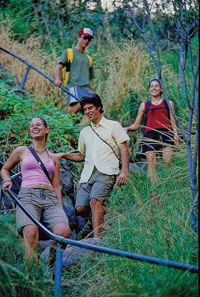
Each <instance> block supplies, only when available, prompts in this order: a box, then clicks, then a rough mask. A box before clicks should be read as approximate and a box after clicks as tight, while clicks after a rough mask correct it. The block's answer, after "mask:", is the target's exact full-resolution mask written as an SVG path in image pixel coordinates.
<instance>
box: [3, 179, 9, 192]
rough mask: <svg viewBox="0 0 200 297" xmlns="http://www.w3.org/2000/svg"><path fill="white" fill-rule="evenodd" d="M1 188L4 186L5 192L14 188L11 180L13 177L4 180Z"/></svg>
mask: <svg viewBox="0 0 200 297" xmlns="http://www.w3.org/2000/svg"><path fill="white" fill-rule="evenodd" d="M1 188H2V190H3V192H5V191H6V190H7V189H9V190H11V188H12V181H11V179H8V180H6V181H3V182H2V186H1Z"/></svg>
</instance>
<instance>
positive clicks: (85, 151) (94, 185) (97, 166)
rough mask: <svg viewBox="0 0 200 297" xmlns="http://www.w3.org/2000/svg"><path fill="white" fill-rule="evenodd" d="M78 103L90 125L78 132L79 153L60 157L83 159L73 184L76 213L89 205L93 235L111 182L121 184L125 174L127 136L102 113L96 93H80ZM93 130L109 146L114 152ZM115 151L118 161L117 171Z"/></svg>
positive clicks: (84, 210)
mask: <svg viewBox="0 0 200 297" xmlns="http://www.w3.org/2000/svg"><path fill="white" fill-rule="evenodd" d="M80 104H81V108H82V109H83V111H84V114H85V115H86V116H87V118H88V119H89V121H90V125H91V126H87V127H85V128H83V129H82V130H81V132H80V136H79V144H78V151H79V153H77V154H72V153H64V154H63V155H62V157H64V158H66V159H68V160H73V161H77V162H80V161H85V164H84V168H83V171H82V174H81V179H80V181H79V184H78V187H77V194H76V205H75V207H76V211H77V212H78V213H80V214H83V213H84V212H86V211H87V210H88V207H89V206H90V207H91V211H92V224H93V231H94V237H100V233H101V225H102V224H103V222H104V212H103V206H102V204H103V203H104V201H105V200H107V199H109V197H110V194H111V191H112V189H113V186H114V184H115V182H116V183H117V185H118V186H121V185H124V184H125V183H126V180H127V178H128V165H129V155H128V148H127V141H128V140H129V137H128V135H127V134H126V132H125V131H124V129H123V128H122V126H121V125H120V123H118V122H116V121H111V120H108V119H106V118H105V117H103V116H102V113H103V105H102V102H101V99H100V97H99V96H98V95H97V94H93V95H92V96H91V95H90V96H89V97H86V96H84V97H82V100H81V103H80ZM93 129H94V130H93ZM95 132H96V133H97V134H98V135H99V136H100V137H101V138H102V139H103V140H104V141H106V142H107V143H108V144H109V145H110V146H111V147H112V149H113V150H114V151H115V153H114V152H113V150H112V149H111V147H110V146H109V145H108V144H106V143H105V142H104V141H103V140H102V139H100V138H99V137H98V135H97V134H96V133H95ZM118 151H120V155H121V161H122V170H121V173H120V174H119V160H118V158H117V154H118ZM118 175H119V176H118ZM117 176H118V177H117ZM116 180H117V181H116Z"/></svg>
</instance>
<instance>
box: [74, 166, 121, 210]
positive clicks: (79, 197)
mask: <svg viewBox="0 0 200 297" xmlns="http://www.w3.org/2000/svg"><path fill="white" fill-rule="evenodd" d="M115 182H116V175H107V174H104V173H101V172H99V171H98V170H97V169H94V171H93V173H92V176H91V177H90V179H89V181H88V182H87V183H82V184H78V187H77V192H76V205H75V207H77V206H85V207H88V206H89V202H90V200H91V198H95V199H97V200H99V201H100V202H101V203H102V204H103V205H106V201H108V199H109V197H110V194H111V192H112V189H113V186H114V184H115Z"/></svg>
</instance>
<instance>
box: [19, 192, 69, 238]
mask: <svg viewBox="0 0 200 297" xmlns="http://www.w3.org/2000/svg"><path fill="white" fill-rule="evenodd" d="M18 199H19V200H20V202H21V203H22V204H23V205H24V206H25V207H26V209H27V210H29V212H30V213H31V214H32V215H33V216H34V217H35V218H36V219H37V220H38V221H41V222H42V223H43V224H44V225H45V226H46V227H47V228H48V229H50V230H51V229H52V228H53V226H54V225H56V224H58V223H66V224H68V218H67V216H66V214H65V212H64V210H63V208H62V207H61V205H60V203H59V201H58V197H57V195H56V192H54V191H50V190H47V189H41V188H40V189H37V188H23V189H21V190H20V192H19V194H18ZM16 225H17V230H18V232H21V231H22V228H23V227H24V226H26V225H35V223H34V222H33V221H32V220H31V219H30V218H29V217H28V216H27V215H26V214H25V213H24V212H23V210H22V209H21V208H20V207H19V206H17V208H16Z"/></svg>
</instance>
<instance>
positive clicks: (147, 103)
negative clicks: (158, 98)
mask: <svg viewBox="0 0 200 297" xmlns="http://www.w3.org/2000/svg"><path fill="white" fill-rule="evenodd" d="M163 103H164V105H165V107H155V108H151V110H156V109H166V110H167V115H168V119H169V120H170V114H169V106H168V104H167V101H166V100H165V99H163ZM150 105H151V99H150V100H147V101H146V104H145V111H144V128H143V134H144V130H145V127H146V124H147V112H148V111H149V107H150Z"/></svg>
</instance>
